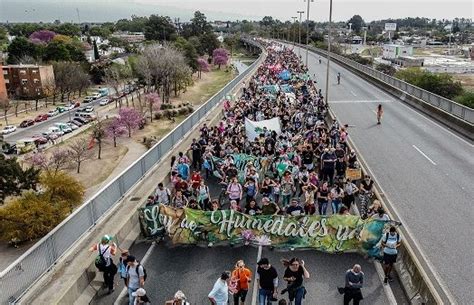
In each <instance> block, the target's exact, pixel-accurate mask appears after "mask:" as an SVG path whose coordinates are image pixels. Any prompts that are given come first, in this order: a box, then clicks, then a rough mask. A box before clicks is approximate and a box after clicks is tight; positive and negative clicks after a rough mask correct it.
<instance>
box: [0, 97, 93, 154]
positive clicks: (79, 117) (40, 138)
mask: <svg viewBox="0 0 474 305" xmlns="http://www.w3.org/2000/svg"><path fill="white" fill-rule="evenodd" d="M93 112H94V107H92V106H86V107H82V108H80V109H78V110H77V111H76V112H75V113H74V118H73V119H72V120H70V121H68V122H57V123H54V124H53V126H50V127H48V129H47V130H46V131H44V132H42V133H41V134H40V135H34V136H32V137H31V138H24V139H21V140H18V141H16V143H15V144H9V143H4V144H3V145H2V151H3V153H4V154H24V153H27V152H30V151H32V150H34V149H35V148H37V147H39V146H40V145H44V144H47V143H48V142H50V141H51V142H54V141H55V140H56V139H58V138H59V137H62V136H63V135H65V134H67V133H71V132H73V131H74V130H76V129H79V128H80V127H82V126H84V125H86V124H88V123H90V122H92V121H93V120H95V119H96V116H95V114H94V113H93ZM22 123H23V122H22ZM28 123H29V124H31V122H25V124H28ZM13 127H15V126H13ZM15 128H16V127H15Z"/></svg>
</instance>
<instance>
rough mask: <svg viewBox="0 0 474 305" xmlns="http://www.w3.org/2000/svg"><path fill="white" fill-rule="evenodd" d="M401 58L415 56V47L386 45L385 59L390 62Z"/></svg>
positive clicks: (384, 50) (383, 54) (384, 49)
mask: <svg viewBox="0 0 474 305" xmlns="http://www.w3.org/2000/svg"><path fill="white" fill-rule="evenodd" d="M400 56H413V47H412V46H405V45H397V44H386V45H384V46H383V52H382V58H383V59H388V60H390V59H395V58H398V57H400Z"/></svg>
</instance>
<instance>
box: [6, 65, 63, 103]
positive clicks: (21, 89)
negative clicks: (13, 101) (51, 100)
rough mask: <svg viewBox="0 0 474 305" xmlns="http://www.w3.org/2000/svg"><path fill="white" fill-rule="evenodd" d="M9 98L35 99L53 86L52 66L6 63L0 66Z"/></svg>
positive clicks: (46, 92) (45, 93)
mask: <svg viewBox="0 0 474 305" xmlns="http://www.w3.org/2000/svg"><path fill="white" fill-rule="evenodd" d="M2 72H3V73H2V76H3V78H4V79H5V84H6V90H7V93H8V95H9V96H10V98H21V99H35V98H37V97H40V96H44V95H47V94H48V91H49V90H51V89H52V87H53V86H54V71H53V66H51V65H49V66H38V65H8V66H3V67H2Z"/></svg>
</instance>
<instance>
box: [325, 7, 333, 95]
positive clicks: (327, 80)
mask: <svg viewBox="0 0 474 305" xmlns="http://www.w3.org/2000/svg"><path fill="white" fill-rule="evenodd" d="M331 23H332V0H329V28H328V59H327V65H326V94H325V97H326V103H329V62H330V61H331V55H330V54H331V27H332V24H331Z"/></svg>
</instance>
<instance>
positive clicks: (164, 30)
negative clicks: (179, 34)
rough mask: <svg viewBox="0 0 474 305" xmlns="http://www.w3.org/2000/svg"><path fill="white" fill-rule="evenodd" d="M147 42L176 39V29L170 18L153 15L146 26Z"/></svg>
mask: <svg viewBox="0 0 474 305" xmlns="http://www.w3.org/2000/svg"><path fill="white" fill-rule="evenodd" d="M144 34H145V39H146V40H157V41H159V40H174V39H176V28H175V27H174V25H173V22H172V21H171V19H170V17H167V16H166V17H165V16H158V15H151V16H150V18H148V21H147V22H146V24H145V31H144Z"/></svg>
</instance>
